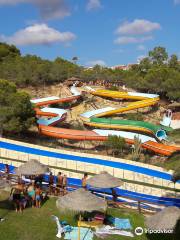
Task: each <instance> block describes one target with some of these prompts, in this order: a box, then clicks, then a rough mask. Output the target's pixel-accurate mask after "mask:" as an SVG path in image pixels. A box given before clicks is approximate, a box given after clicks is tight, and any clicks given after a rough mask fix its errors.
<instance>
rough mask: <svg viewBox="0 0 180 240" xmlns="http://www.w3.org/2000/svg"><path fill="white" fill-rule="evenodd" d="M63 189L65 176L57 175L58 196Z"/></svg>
mask: <svg viewBox="0 0 180 240" xmlns="http://www.w3.org/2000/svg"><path fill="white" fill-rule="evenodd" d="M62 189H63V176H62V174H61V172H59V173H58V175H57V185H56V195H58V194H60V192H61V191H62Z"/></svg>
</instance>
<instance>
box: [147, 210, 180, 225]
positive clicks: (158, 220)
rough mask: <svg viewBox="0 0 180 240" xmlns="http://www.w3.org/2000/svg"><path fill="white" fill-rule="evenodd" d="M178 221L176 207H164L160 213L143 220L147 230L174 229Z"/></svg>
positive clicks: (178, 216)
mask: <svg viewBox="0 0 180 240" xmlns="http://www.w3.org/2000/svg"><path fill="white" fill-rule="evenodd" d="M178 220H180V209H179V208H177V207H166V208H165V209H163V210H162V211H160V212H158V213H156V214H154V215H153V216H152V217H149V218H147V219H146V220H145V223H146V225H147V227H148V228H149V229H152V230H157V229H158V230H161V229H174V228H175V226H176V224H177V222H178Z"/></svg>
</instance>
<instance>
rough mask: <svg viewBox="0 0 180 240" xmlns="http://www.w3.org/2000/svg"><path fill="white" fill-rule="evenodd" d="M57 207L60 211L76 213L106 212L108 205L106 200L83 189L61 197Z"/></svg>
mask: <svg viewBox="0 0 180 240" xmlns="http://www.w3.org/2000/svg"><path fill="white" fill-rule="evenodd" d="M56 206H57V208H58V209H60V210H70V211H74V212H92V211H105V210H106V208H107V203H106V201H105V200H104V199H101V198H99V197H97V196H96V195H94V194H92V193H90V192H89V191H86V190H85V189H83V188H80V189H78V190H75V191H73V192H71V193H68V194H67V195H65V196H63V197H59V199H58V200H57V201H56Z"/></svg>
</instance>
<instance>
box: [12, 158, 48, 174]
mask: <svg viewBox="0 0 180 240" xmlns="http://www.w3.org/2000/svg"><path fill="white" fill-rule="evenodd" d="M46 172H49V168H48V167H47V166H46V165H44V164H42V163H40V162H39V161H37V160H29V161H28V162H26V163H24V164H23V165H21V166H20V167H18V168H17V169H16V170H15V174H16V175H41V174H44V173H46Z"/></svg>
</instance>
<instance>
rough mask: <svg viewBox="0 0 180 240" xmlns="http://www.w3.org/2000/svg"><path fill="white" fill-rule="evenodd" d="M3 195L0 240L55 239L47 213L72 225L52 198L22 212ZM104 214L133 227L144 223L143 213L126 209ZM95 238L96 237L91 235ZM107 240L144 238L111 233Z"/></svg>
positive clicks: (53, 226) (142, 237)
mask: <svg viewBox="0 0 180 240" xmlns="http://www.w3.org/2000/svg"><path fill="white" fill-rule="evenodd" d="M7 197H8V195H7V194H4V193H3V194H2V193H1V192H0V216H1V217H5V218H6V220H5V221H3V222H1V223H0V240H57V239H58V238H56V233H57V230H56V223H55V222H54V221H52V220H51V215H57V216H58V217H59V218H60V219H61V220H66V221H67V222H68V223H69V224H71V225H72V226H76V223H77V221H76V218H75V216H70V215H66V216H65V215H64V214H61V213H60V212H59V211H58V209H57V208H56V205H55V201H56V199H55V198H51V199H49V200H47V201H46V202H45V203H44V205H43V206H42V208H41V209H36V208H27V209H25V210H24V212H23V213H16V212H15V211H14V210H13V209H12V206H11V205H10V204H9V202H8V201H7V200H5V199H7ZM108 214H109V215H112V216H115V217H122V218H129V219H130V222H131V224H132V226H133V228H135V227H137V226H141V227H143V226H144V217H143V215H140V214H138V213H137V212H134V211H129V210H124V209H121V210H117V209H109V210H108ZM94 239H96V240H97V239H98V238H94ZM106 239H107V240H124V239H127V240H129V239H135V240H136V239H142V240H143V239H147V238H146V236H145V235H142V236H139V237H138V236H136V237H134V238H129V237H124V236H122V237H121V236H117V235H116V236H111V237H108V238H106Z"/></svg>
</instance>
